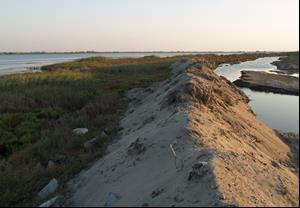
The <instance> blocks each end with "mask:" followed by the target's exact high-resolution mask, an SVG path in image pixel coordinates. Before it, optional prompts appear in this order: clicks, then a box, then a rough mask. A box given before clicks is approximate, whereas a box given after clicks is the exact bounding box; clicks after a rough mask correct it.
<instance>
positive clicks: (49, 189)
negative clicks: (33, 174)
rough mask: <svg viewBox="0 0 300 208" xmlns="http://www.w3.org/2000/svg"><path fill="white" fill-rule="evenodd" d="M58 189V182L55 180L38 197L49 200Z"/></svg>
mask: <svg viewBox="0 0 300 208" xmlns="http://www.w3.org/2000/svg"><path fill="white" fill-rule="evenodd" d="M57 188H58V182H57V180H56V179H55V178H53V179H52V180H51V181H50V182H49V183H48V184H47V185H46V186H45V187H44V188H43V189H42V190H41V191H40V192H39V193H38V196H39V197H40V198H42V199H44V198H47V197H48V196H49V195H50V194H52V193H54V192H55V191H56V189H57Z"/></svg>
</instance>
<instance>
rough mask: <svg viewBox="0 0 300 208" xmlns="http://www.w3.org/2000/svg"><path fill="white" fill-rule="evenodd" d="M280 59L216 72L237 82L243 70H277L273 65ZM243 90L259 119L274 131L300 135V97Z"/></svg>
mask: <svg viewBox="0 0 300 208" xmlns="http://www.w3.org/2000/svg"><path fill="white" fill-rule="evenodd" d="M278 58H279V57H267V58H259V59H257V60H255V61H247V62H244V63H241V64H235V65H226V66H220V67H218V68H217V69H216V70H215V72H216V73H217V74H219V75H222V76H224V77H226V78H227V79H229V80H230V81H235V80H236V79H238V78H239V77H240V76H241V71H243V70H251V71H266V72H269V71H271V70H276V66H274V65H272V64H271V63H272V62H274V61H276V60H278ZM242 90H243V91H244V92H245V93H246V94H247V95H248V97H249V98H250V99H251V101H250V106H251V107H252V109H253V111H254V112H255V113H256V115H257V117H258V118H259V119H261V120H262V121H264V122H265V123H267V124H268V125H269V126H271V127H272V128H274V129H279V130H282V131H293V132H297V133H299V96H293V95H281V94H274V93H265V92H255V91H252V90H250V89H247V88H242Z"/></svg>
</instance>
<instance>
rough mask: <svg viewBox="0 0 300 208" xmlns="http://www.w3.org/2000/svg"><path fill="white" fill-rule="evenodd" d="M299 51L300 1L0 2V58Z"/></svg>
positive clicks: (147, 0) (54, 0)
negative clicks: (100, 53)
mask: <svg viewBox="0 0 300 208" xmlns="http://www.w3.org/2000/svg"><path fill="white" fill-rule="evenodd" d="M87 50H95V51H256V50H267V51H290V50H299V1H298V0H251V1H249V0H0V51H2V52H4V51H18V52H21V51H22V52H28V51H59V52H61V51H87Z"/></svg>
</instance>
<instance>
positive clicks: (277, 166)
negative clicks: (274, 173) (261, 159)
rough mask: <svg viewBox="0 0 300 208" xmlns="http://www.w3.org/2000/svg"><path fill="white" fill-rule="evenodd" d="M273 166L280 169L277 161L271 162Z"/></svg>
mask: <svg viewBox="0 0 300 208" xmlns="http://www.w3.org/2000/svg"><path fill="white" fill-rule="evenodd" d="M271 164H272V166H273V167H275V168H279V167H280V166H279V164H278V163H277V162H276V161H274V160H272V161H271Z"/></svg>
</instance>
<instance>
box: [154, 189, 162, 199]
mask: <svg viewBox="0 0 300 208" xmlns="http://www.w3.org/2000/svg"><path fill="white" fill-rule="evenodd" d="M162 192H164V189H156V190H155V191H152V193H151V197H152V198H155V197H157V196H159V195H160V194H161V193H162Z"/></svg>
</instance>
